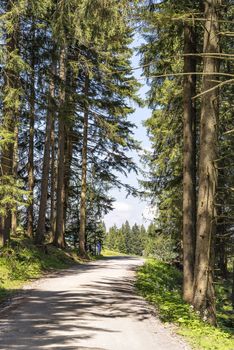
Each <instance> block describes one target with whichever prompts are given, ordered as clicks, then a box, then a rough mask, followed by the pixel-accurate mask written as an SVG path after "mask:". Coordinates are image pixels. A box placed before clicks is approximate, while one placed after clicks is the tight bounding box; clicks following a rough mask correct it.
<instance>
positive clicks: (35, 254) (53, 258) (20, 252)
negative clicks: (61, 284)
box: [0, 239, 78, 301]
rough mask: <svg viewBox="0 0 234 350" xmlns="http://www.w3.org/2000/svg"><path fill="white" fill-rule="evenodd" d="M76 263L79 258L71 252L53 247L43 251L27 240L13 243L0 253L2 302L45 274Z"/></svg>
mask: <svg viewBox="0 0 234 350" xmlns="http://www.w3.org/2000/svg"><path fill="white" fill-rule="evenodd" d="M75 262H78V258H77V256H76V255H75V254H73V253H72V252H71V251H62V250H58V249H57V248H55V247H53V246H47V247H46V249H45V250H44V249H43V250H42V249H39V248H37V247H36V246H35V245H33V244H32V242H31V241H30V240H27V239H24V240H21V239H17V240H15V241H12V242H11V244H10V245H9V246H7V247H4V248H2V249H1V251H0V276H1V277H0V301H1V300H2V299H4V298H5V297H6V296H7V295H8V294H11V293H12V292H13V291H14V290H17V289H19V288H20V287H21V286H22V284H23V283H25V282H26V281H28V280H31V279H34V278H38V277H40V276H41V275H42V273H43V272H46V271H49V270H51V269H52V270H53V269H63V268H65V267H68V266H70V265H72V264H74V263H75Z"/></svg>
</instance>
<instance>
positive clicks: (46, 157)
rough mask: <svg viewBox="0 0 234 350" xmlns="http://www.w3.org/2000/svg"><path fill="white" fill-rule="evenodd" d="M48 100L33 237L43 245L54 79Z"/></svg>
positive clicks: (51, 82)
mask: <svg viewBox="0 0 234 350" xmlns="http://www.w3.org/2000/svg"><path fill="white" fill-rule="evenodd" d="M49 89H50V90H49V98H48V113H47V118H46V139H45V147H44V156H43V167H42V180H41V199H40V207H39V217H38V225H37V231H36V236H35V243H36V244H39V245H40V244H43V243H44V239H45V219H46V206H47V197H48V182H49V172H50V146H51V131H52V124H53V119H54V115H53V99H54V77H52V78H51V80H50V88H49Z"/></svg>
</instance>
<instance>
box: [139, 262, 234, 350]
mask: <svg viewBox="0 0 234 350" xmlns="http://www.w3.org/2000/svg"><path fill="white" fill-rule="evenodd" d="M136 287H137V289H138V290H139V292H140V294H141V295H142V296H144V297H145V298H146V299H147V300H148V301H149V302H151V303H152V304H153V305H154V306H156V308H157V310H158V314H159V317H160V318H161V320H162V321H163V322H169V323H174V324H175V325H176V326H177V327H176V330H177V333H178V334H181V335H183V336H185V337H186V338H187V339H188V341H189V342H190V344H191V345H192V346H193V347H194V348H195V349H199V350H234V337H233V333H232V332H233V326H234V322H233V321H234V320H233V318H231V317H230V316H231V314H230V315H229V313H228V312H227V310H225V307H224V305H223V304H222V302H221V300H222V299H224V298H225V291H224V290H223V289H221V288H217V299H218V302H217V309H218V322H219V327H218V328H215V327H212V326H210V325H208V324H206V323H204V322H202V321H201V320H200V319H199V317H198V315H197V314H196V313H195V312H194V311H193V309H192V308H191V306H190V305H188V304H186V303H185V302H184V301H183V299H182V293H181V291H182V274H181V272H180V271H179V270H177V269H176V268H175V267H172V266H170V265H169V264H166V263H163V262H160V261H156V260H149V261H148V262H147V263H146V264H145V265H144V266H142V267H141V268H140V269H139V271H138V278H137V282H136ZM226 291H227V289H226ZM226 299H227V298H226ZM226 307H227V305H226ZM227 309H228V307H227ZM232 315H233V314H232Z"/></svg>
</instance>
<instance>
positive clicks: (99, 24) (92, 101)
mask: <svg viewBox="0 0 234 350" xmlns="http://www.w3.org/2000/svg"><path fill="white" fill-rule="evenodd" d="M129 9H130V3H129V1H125V0H124V1H121V2H117V1H115V0H113V1H112V0H111V1H108V2H106V1H102V0H95V1H93V0H92V1H87V0H84V1H77V0H68V1H67V0H66V1H65V0H59V1H54V0H46V1H44V0H43V1H41V0H37V1H26V0H10V1H1V42H0V44H1V45H0V59H1V63H0V69H1V77H0V85H1V104H0V114H1V121H0V122H1V130H0V153H1V154H0V163H1V164H0V165H1V167H0V211H1V223H0V241H1V245H3V246H6V245H7V244H8V243H9V241H10V238H11V237H14V236H17V234H18V232H19V231H20V230H21V231H22V230H23V231H24V232H25V234H26V235H27V236H28V237H29V238H30V239H32V240H34V242H35V243H36V244H37V245H38V246H40V245H41V246H42V245H43V244H45V243H48V242H52V243H53V244H54V245H55V246H57V247H60V248H64V247H65V246H66V245H67V244H70V245H75V246H78V247H79V253H80V255H82V256H86V251H87V247H88V242H87V239H88V237H89V235H90V232H91V233H92V234H93V235H94V233H95V232H99V231H100V224H101V220H102V217H103V215H104V214H105V213H106V212H107V211H108V210H110V209H111V208H112V202H113V198H111V196H109V195H108V190H109V189H110V188H112V187H113V186H117V187H121V186H123V184H122V183H121V182H120V181H119V179H118V173H125V174H127V173H128V172H129V171H131V170H133V169H135V164H134V163H133V161H132V159H131V157H129V156H128V155H127V151H128V150H130V149H137V148H138V144H137V142H136V141H134V139H133V137H132V133H133V131H132V129H133V124H132V123H130V122H129V121H128V118H127V116H128V115H129V114H131V113H132V112H133V111H134V107H133V104H134V103H140V100H139V98H138V96H137V90H138V86H139V84H138V83H137V82H136V81H135V79H134V77H133V75H132V71H131V64H130V63H131V62H130V59H131V55H132V49H131V48H130V44H131V42H132V40H133V29H132V28H131V14H130V12H129ZM129 190H130V189H129Z"/></svg>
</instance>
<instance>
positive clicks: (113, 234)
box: [104, 221, 178, 262]
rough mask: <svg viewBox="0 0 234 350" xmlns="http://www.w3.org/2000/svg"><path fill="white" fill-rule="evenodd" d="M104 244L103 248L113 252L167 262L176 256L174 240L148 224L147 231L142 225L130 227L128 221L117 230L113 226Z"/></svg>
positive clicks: (153, 225)
mask: <svg viewBox="0 0 234 350" xmlns="http://www.w3.org/2000/svg"><path fill="white" fill-rule="evenodd" d="M104 243H105V247H107V248H108V249H111V250H113V251H117V252H121V253H125V254H130V255H131V254H133V255H143V256H148V257H154V258H157V259H159V260H162V261H167V262H170V261H172V260H173V259H175V258H176V257H177V255H178V254H177V253H176V244H175V240H174V239H173V238H171V237H170V236H169V235H165V234H163V233H161V232H160V231H159V230H157V226H156V225H155V224H150V225H149V227H148V229H147V230H146V229H145V227H144V226H143V225H142V226H138V225H137V224H134V225H133V226H132V227H131V226H130V225H129V223H128V221H126V222H125V224H123V225H122V226H121V228H119V229H118V228H117V226H116V225H114V226H113V227H111V228H110V229H109V232H108V233H107V234H106V237H105V242H104Z"/></svg>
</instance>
